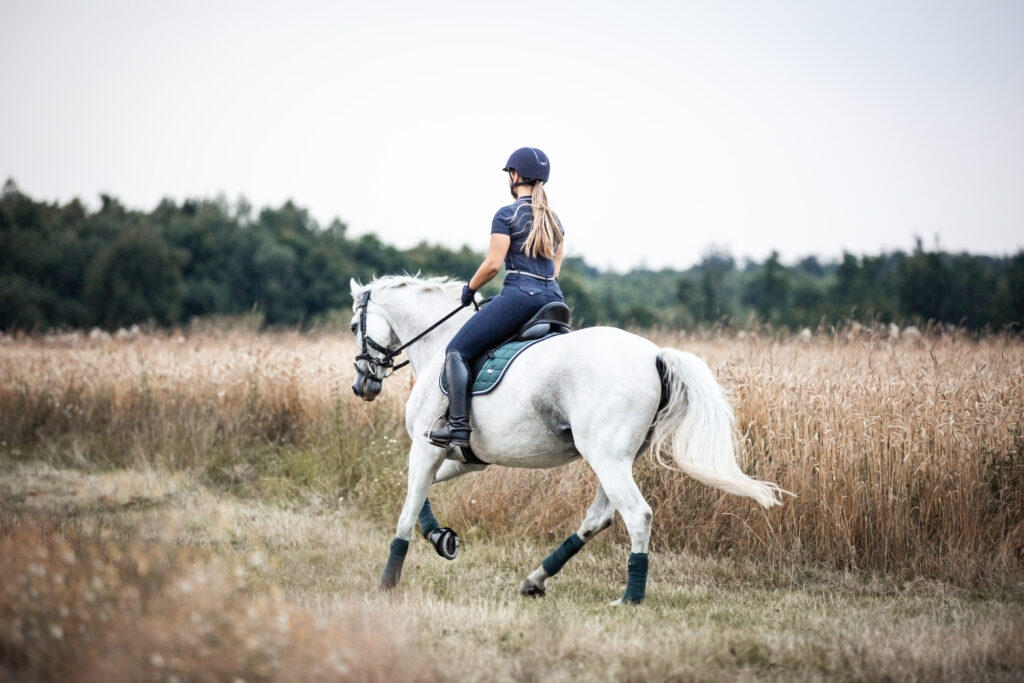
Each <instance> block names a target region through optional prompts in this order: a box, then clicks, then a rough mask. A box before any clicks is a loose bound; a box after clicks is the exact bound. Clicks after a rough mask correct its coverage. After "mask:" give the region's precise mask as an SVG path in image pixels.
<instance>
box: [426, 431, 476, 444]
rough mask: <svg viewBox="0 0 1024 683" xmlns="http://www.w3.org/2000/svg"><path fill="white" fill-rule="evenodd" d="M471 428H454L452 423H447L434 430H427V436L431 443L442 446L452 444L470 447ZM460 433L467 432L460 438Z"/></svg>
mask: <svg viewBox="0 0 1024 683" xmlns="http://www.w3.org/2000/svg"><path fill="white" fill-rule="evenodd" d="M471 431H472V430H471V429H452V428H451V425H445V426H444V427H442V428H441V429H437V430H435V431H432V432H427V433H426V437H427V440H428V441H430V443H432V444H434V445H435V446H440V447H441V448H448V447H450V446H457V447H459V448H468V447H469V433H470V432H471ZM459 434H465V436H464V437H462V438H459V437H458V435H459Z"/></svg>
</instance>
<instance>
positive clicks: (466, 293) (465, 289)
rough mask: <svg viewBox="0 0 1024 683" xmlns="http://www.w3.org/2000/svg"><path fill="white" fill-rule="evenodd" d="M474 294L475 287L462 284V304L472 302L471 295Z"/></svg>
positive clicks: (466, 304)
mask: <svg viewBox="0 0 1024 683" xmlns="http://www.w3.org/2000/svg"><path fill="white" fill-rule="evenodd" d="M474 294H476V290H475V289H470V288H469V285H463V286H462V305H463V306H468V305H470V304H471V303H473V295H474Z"/></svg>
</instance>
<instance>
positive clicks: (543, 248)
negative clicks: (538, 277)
mask: <svg viewBox="0 0 1024 683" xmlns="http://www.w3.org/2000/svg"><path fill="white" fill-rule="evenodd" d="M530 204H531V206H532V208H533V225H532V226H531V227H530V234H529V235H527V237H526V244H525V245H524V248H523V251H525V252H526V255H527V256H529V257H530V258H536V257H537V256H542V257H544V258H554V257H555V252H556V251H557V250H558V244H559V242H561V241H562V233H561V231H560V230H559V229H558V221H557V219H556V218H555V214H554V212H553V211H552V210H551V207H550V206H548V198H547V195H546V194H544V183H542V182H539V181H538V182H536V183H534V184H533V199H532V201H531V203H530Z"/></svg>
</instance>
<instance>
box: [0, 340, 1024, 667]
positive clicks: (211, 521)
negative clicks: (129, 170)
mask: <svg viewBox="0 0 1024 683" xmlns="http://www.w3.org/2000/svg"><path fill="white" fill-rule="evenodd" d="M655 340H656V341H657V342H658V343H659V344H661V345H671V346H676V347H678V348H684V349H686V350H690V351H693V352H696V353H698V354H700V355H702V356H703V357H705V358H706V359H707V360H708V362H709V364H710V365H711V367H712V369H713V370H714V371H715V372H716V374H717V376H718V377H719V379H720V381H721V382H722V383H723V384H724V385H725V386H726V387H727V388H728V389H729V390H730V391H731V392H732V394H733V396H734V404H735V406H736V411H737V433H738V435H739V437H740V442H741V444H742V446H743V464H744V468H745V469H746V470H747V471H748V472H750V473H751V474H753V475H755V476H758V477H760V478H764V479H768V480H773V481H776V482H778V483H779V484H780V485H782V486H783V487H784V488H786V489H788V490H790V491H793V492H795V493H796V494H798V497H797V498H795V499H787V501H786V504H785V505H784V506H783V507H782V508H781V509H775V510H773V511H771V512H768V513H764V512H762V511H761V510H760V509H758V508H756V507H755V506H754V505H753V504H752V503H750V502H748V501H744V500H738V499H735V498H733V497H730V496H727V495H722V494H719V493H718V492H717V491H714V490H711V489H708V488H707V487H704V486H702V485H700V484H697V483H694V482H692V481H688V480H687V479H686V478H685V477H683V476H682V475H681V474H679V473H676V472H671V471H666V470H664V469H662V468H660V467H657V466H655V465H653V464H652V463H651V462H650V461H649V460H647V459H644V460H642V461H641V462H640V463H638V465H637V468H636V471H637V478H638V481H639V482H640V485H641V489H642V490H643V491H644V492H645V494H646V496H647V497H648V499H649V500H650V501H651V504H652V507H653V508H654V510H655V528H654V548H653V554H652V565H651V566H652V569H651V584H650V588H649V594H648V595H649V599H648V602H647V604H646V605H645V606H643V607H642V608H640V609H637V610H628V611H626V612H618V611H615V612H612V611H609V610H607V609H605V608H604V607H603V605H604V603H605V602H607V601H608V600H610V599H612V598H614V597H617V595H618V594H619V593H621V589H622V583H623V580H624V578H625V576H624V572H625V568H624V563H625V554H626V549H625V546H624V544H623V543H622V540H623V538H622V537H623V531H622V529H621V526H619V525H616V527H614V530H613V531H612V532H610V533H609V534H607V535H605V536H603V537H601V538H599V539H598V540H596V541H595V542H594V543H592V544H591V545H589V546H588V547H587V549H586V550H585V551H584V552H583V553H581V554H580V555H579V556H578V557H577V558H576V559H574V560H573V562H572V563H570V564H569V565H568V566H567V567H566V569H565V570H564V571H563V573H562V574H561V575H559V577H558V578H557V580H555V581H553V582H552V591H551V593H550V594H549V597H548V598H547V599H546V600H544V601H539V602H538V601H534V602H524V601H521V600H520V599H519V598H518V596H516V594H515V588H516V587H517V586H518V584H519V583H520V582H521V581H522V578H523V576H524V575H525V574H526V573H527V572H528V571H530V570H531V569H532V568H533V567H534V566H536V564H537V562H538V561H539V560H540V558H542V557H543V556H544V555H545V554H546V553H547V552H548V551H549V550H550V548H551V546H552V545H554V544H555V543H557V542H559V541H560V540H561V539H562V538H563V537H564V536H565V535H567V534H568V533H570V532H571V531H572V530H573V529H574V528H575V527H576V525H577V524H578V523H579V520H580V519H581V517H582V515H583V513H584V510H585V508H586V506H587V505H588V504H589V502H590V497H591V496H592V493H593V486H594V482H593V475H592V474H591V473H590V472H589V470H588V469H587V468H586V466H585V465H584V464H582V463H577V464H574V465H571V466H569V467H566V468H561V469H558V470H551V471H544V472H532V471H516V470H500V469H492V470H488V471H485V472H483V473H481V474H478V475H472V476H470V477H466V478H464V479H462V480H459V481H456V482H454V483H452V484H449V485H444V486H442V487H439V488H438V490H437V491H435V492H432V499H433V500H434V504H435V505H434V507H435V510H436V511H437V513H438V515H439V517H441V521H442V523H444V524H449V525H451V526H453V527H455V528H456V529H458V531H459V533H460V536H461V537H462V538H463V540H464V546H463V548H464V552H463V555H462V556H461V557H460V558H459V560H458V561H457V562H454V563H446V562H444V561H443V560H441V559H440V558H438V557H436V555H434V554H433V552H432V551H431V550H430V549H429V547H428V546H427V545H426V544H425V542H423V541H422V540H416V541H415V544H414V550H413V552H412V553H411V554H410V559H409V561H408V563H407V567H406V572H405V578H404V579H403V588H402V590H401V591H400V592H399V593H398V594H396V595H391V596H380V595H375V594H372V593H371V594H368V593H367V590H368V589H369V588H370V587H371V586H373V585H374V584H375V582H376V580H377V577H378V575H379V572H380V570H381V567H382V563H383V560H384V557H385V555H386V545H387V541H388V539H389V538H390V532H391V529H392V528H393V524H394V520H395V518H396V516H397V510H398V508H399V507H400V505H401V500H402V496H403V495H404V486H405V477H404V473H403V468H404V451H405V449H406V447H407V444H408V440H407V437H406V435H405V434H404V429H403V426H402V425H403V416H402V406H403V403H404V399H405V397H406V396H407V394H408V390H409V387H410V384H409V381H410V379H411V375H409V376H408V377H402V375H399V376H398V377H396V378H395V379H392V380H390V381H389V382H388V384H387V386H386V389H385V392H384V394H383V396H382V398H381V399H378V401H377V402H375V403H372V404H366V403H363V402H361V401H359V400H357V399H356V398H355V397H353V396H352V394H351V391H350V389H349V382H350V381H351V378H352V371H351V358H352V356H353V355H354V348H353V345H352V343H351V341H350V340H349V339H348V337H347V336H342V337H336V336H327V335H324V336H316V335H305V336H304V335H298V334H276V335H256V334H253V333H242V332H228V333H216V332H205V333H197V334H186V335H184V336H178V335H176V334H175V335H143V336H139V337H137V338H124V339H89V338H86V337H82V336H80V335H68V336H64V337H49V338H36V339H11V338H2V339H0V464H2V466H3V471H4V477H3V478H2V479H0V574H2V581H3V586H4V589H3V590H4V592H3V595H2V599H0V612H2V619H0V631H2V634H0V679H10V680H37V679H40V678H43V679H72V680H75V679H77V680H100V679H104V680H106V679H110V678H119V679H134V680H173V679H175V678H177V679H179V680H225V679H230V678H232V677H234V676H238V677H241V678H244V679H245V680H270V679H273V680H282V679H285V680H287V679H289V678H296V679H309V678H326V679H331V678H335V679H345V680H347V679H360V680H363V679H366V680H372V679H376V678H386V677H396V676H397V677H403V678H409V677H415V676H419V677H421V678H423V679H424V680H439V679H442V678H449V677H456V678H464V679H468V680H541V679H543V680H569V679H576V678H580V677H585V678H592V679H598V680H652V679H654V680H667V679H672V680H680V679H681V680H737V679H749V678H758V679H763V678H768V679H786V680H791V679H800V680H815V679H819V678H833V677H835V678H844V679H906V680H911V679H916V680H933V679H945V680H966V679H990V680H999V679H1005V680H1014V679H1019V678H1020V676H1021V675H1022V672H1024V650H1022V648H1021V643H1022V642H1024V597H1022V595H1024V343H1022V342H1021V340H1020V339H1018V338H1011V337H1004V336H996V337H990V338H986V339H981V340H975V339H969V338H966V337H964V336H962V335H959V334H956V333H948V332H947V333H944V334H941V335H939V334H933V335H926V336H925V337H923V338H921V339H916V340H913V339H912V340H908V341H902V340H901V341H899V342H890V341H886V340H883V339H880V338H878V337H873V336H871V335H870V334H864V332H863V331H861V332H859V333H858V334H856V335H849V336H848V335H847V334H845V333H843V334H834V335H826V336H818V337H814V338H812V339H811V340H810V341H808V342H802V341H799V340H796V339H789V338H785V339H783V338H776V337H770V336H757V335H747V336H745V337H742V338H740V337H726V336H714V337H704V338H691V337H684V336H681V335H678V334H670V333H664V334H660V335H656V338H655ZM353 500H354V501H355V504H351V501H353ZM69 558H73V561H71V560H70V559H69ZM58 575H59V576H60V579H59V580H58V579H57V578H56V577H57V576H58ZM97 577H99V582H100V583H96V579H97ZM184 585H188V586H189V589H188V590H189V591H191V592H188V593H183V592H182V586H184ZM103 619H105V620H106V621H102V620H103ZM282 624H284V625H285V626H282ZM58 635H59V637H58ZM203 648H206V650H203ZM200 652H208V656H207V655H203V656H202V657H200V656H199V655H198V654H197V653H200ZM353 652H355V653H358V654H359V657H357V658H356V659H354V660H353V659H352V658H351V657H350V654H351V653H353ZM331 653H334V657H333V659H332V655H331ZM155 655H156V656H155ZM339 662H340V663H341V666H342V668H341V669H338V668H332V667H336V666H338V663H339ZM452 662H455V664H452ZM410 666H411V667H412V668H408V667H410ZM452 666H454V667H455V669H454V670H453V669H452V668H450V667H452ZM344 667H349V668H347V669H346V668H344Z"/></svg>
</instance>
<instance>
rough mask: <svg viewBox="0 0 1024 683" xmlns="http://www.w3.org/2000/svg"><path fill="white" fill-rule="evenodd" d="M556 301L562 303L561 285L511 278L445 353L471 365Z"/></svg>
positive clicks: (468, 323)
mask: <svg viewBox="0 0 1024 683" xmlns="http://www.w3.org/2000/svg"><path fill="white" fill-rule="evenodd" d="M552 301H562V290H561V289H559V288H558V282H556V281H554V280H550V281H545V280H537V279H534V278H531V277H529V276H527V275H516V274H509V275H508V276H506V277H505V283H504V286H503V287H502V289H501V294H499V295H498V296H496V297H494V298H493V299H491V301H490V303H488V304H487V305H486V306H483V307H482V308H481V309H480V310H479V311H477V312H476V313H475V314H474V315H473V317H472V318H470V319H469V320H468V321H467V322H466V324H465V325H463V326H462V329H460V330H459V331H458V332H457V333H456V335H455V337H454V338H453V339H452V340H451V342H449V343H448V348H447V349H446V350H445V353H448V352H450V351H457V352H458V353H459V355H460V356H462V358H463V359H464V360H465V361H466V362H467V363H471V362H472V361H473V359H474V358H477V357H478V356H480V355H481V354H483V353H484V352H485V351H488V350H489V349H492V348H494V347H495V346H497V345H498V344H500V343H501V342H503V341H505V340H506V339H508V338H509V337H511V336H512V335H514V334H515V333H516V332H518V331H519V328H520V327H522V326H523V324H524V323H526V321H527V320H529V319H530V318H531V317H533V315H534V314H535V313H536V312H537V311H539V310H540V309H541V308H543V307H544V306H545V305H547V304H549V303H551V302H552Z"/></svg>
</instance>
